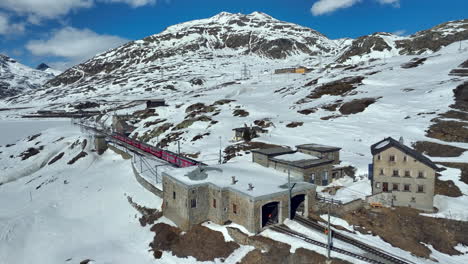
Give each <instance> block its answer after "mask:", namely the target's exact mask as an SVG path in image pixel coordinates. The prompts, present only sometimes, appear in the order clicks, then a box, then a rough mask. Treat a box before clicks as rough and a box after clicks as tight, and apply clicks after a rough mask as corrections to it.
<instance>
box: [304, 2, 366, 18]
mask: <svg viewBox="0 0 468 264" xmlns="http://www.w3.org/2000/svg"><path fill="white" fill-rule="evenodd" d="M360 1H361V0H319V1H317V2H315V3H314V4H313V5H312V8H311V11H312V14H313V15H314V16H320V15H324V14H327V13H332V12H334V11H336V10H338V9H342V8H348V7H351V6H353V5H354V4H356V3H358V2H360Z"/></svg>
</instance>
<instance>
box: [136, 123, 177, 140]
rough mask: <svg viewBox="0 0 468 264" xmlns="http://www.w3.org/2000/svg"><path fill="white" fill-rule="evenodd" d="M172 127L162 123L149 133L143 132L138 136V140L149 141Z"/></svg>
mask: <svg viewBox="0 0 468 264" xmlns="http://www.w3.org/2000/svg"><path fill="white" fill-rule="evenodd" d="M172 126H173V124H172V123H164V124H162V125H160V126H158V127H156V128H154V129H153V130H151V131H148V132H145V133H144V134H143V135H142V136H140V140H141V141H143V142H148V141H149V140H150V139H152V138H155V137H158V136H160V135H161V134H163V133H164V132H166V131H167V130H169V129H170V128H171V127H172Z"/></svg>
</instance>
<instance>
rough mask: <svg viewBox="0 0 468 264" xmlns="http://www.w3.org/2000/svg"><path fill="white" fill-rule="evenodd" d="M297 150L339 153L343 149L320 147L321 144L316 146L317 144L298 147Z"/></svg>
mask: <svg viewBox="0 0 468 264" xmlns="http://www.w3.org/2000/svg"><path fill="white" fill-rule="evenodd" d="M296 148H298V149H306V150H312V151H317V152H333V151H339V150H340V149H341V148H338V147H332V146H325V145H320V144H315V143H312V144H302V145H297V146H296Z"/></svg>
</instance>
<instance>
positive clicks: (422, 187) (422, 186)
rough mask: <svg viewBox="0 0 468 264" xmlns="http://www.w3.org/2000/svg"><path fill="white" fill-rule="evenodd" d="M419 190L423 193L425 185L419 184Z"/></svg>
mask: <svg viewBox="0 0 468 264" xmlns="http://www.w3.org/2000/svg"><path fill="white" fill-rule="evenodd" d="M418 192H419V193H423V192H424V185H418Z"/></svg>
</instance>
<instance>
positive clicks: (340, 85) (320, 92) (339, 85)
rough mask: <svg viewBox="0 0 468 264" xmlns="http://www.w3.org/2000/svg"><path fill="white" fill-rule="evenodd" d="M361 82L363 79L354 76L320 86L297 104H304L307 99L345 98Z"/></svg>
mask: <svg viewBox="0 0 468 264" xmlns="http://www.w3.org/2000/svg"><path fill="white" fill-rule="evenodd" d="M362 80H364V77H362V76H354V77H346V78H343V79H340V80H336V81H333V82H329V83H325V84H322V85H320V86H319V87H317V88H315V89H314V90H313V91H312V92H311V93H310V94H309V95H308V96H306V97H305V98H304V99H301V100H299V101H298V102H297V104H301V103H305V102H307V101H309V100H308V99H318V98H320V97H322V96H324V95H334V96H337V95H341V96H345V95H347V93H349V92H350V91H352V90H354V89H356V87H358V86H359V85H361V84H362Z"/></svg>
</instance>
